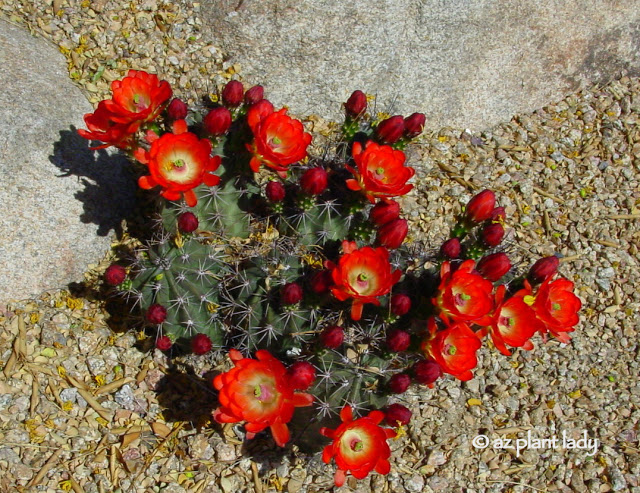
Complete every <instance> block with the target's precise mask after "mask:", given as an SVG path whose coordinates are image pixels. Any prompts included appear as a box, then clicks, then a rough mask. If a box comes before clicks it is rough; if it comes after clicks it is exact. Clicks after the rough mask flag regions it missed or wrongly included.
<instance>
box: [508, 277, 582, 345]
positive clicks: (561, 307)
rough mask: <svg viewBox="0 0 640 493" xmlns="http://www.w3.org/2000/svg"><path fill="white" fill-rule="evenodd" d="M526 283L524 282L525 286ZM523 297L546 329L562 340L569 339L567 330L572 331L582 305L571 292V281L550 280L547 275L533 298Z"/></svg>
mask: <svg viewBox="0 0 640 493" xmlns="http://www.w3.org/2000/svg"><path fill="white" fill-rule="evenodd" d="M527 284H528V283H526V282H525V286H527ZM516 294H517V293H516ZM523 299H524V301H525V302H526V303H527V304H529V305H530V306H531V307H532V308H533V310H534V311H535V313H536V317H538V319H539V320H540V321H541V322H542V323H543V324H544V326H545V329H546V330H548V331H549V332H551V333H552V334H553V335H554V336H555V337H557V338H558V339H559V340H560V341H562V342H568V341H569V335H568V334H567V332H573V331H574V326H575V325H576V324H577V323H578V322H579V321H580V317H579V315H578V312H579V311H580V308H581V307H582V302H581V301H580V298H578V297H577V296H576V295H575V294H573V283H572V282H571V281H569V280H568V279H564V278H560V279H556V280H555V281H552V280H551V278H550V277H549V278H547V280H546V281H545V282H543V283H542V285H541V286H540V288H539V289H538V292H537V293H536V295H535V298H533V299H532V297H530V296H529V297H527V296H525V297H524V298H523ZM532 301H533V303H532Z"/></svg>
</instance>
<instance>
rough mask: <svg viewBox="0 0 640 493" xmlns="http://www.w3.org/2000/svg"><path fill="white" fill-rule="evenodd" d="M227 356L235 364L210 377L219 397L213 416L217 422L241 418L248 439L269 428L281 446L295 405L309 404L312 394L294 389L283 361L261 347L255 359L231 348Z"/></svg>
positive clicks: (287, 436)
mask: <svg viewBox="0 0 640 493" xmlns="http://www.w3.org/2000/svg"><path fill="white" fill-rule="evenodd" d="M229 356H230V358H231V361H233V363H234V365H235V367H234V368H232V369H231V370H229V371H228V372H226V373H222V374H221V375H218V376H216V377H215V378H214V380H213V386H214V387H215V388H216V390H218V391H219V395H218V400H219V401H220V407H219V408H218V409H216V410H215V411H214V413H213V418H214V419H215V420H216V421H217V422H218V423H238V422H240V421H245V422H246V424H245V429H246V430H247V438H248V439H252V438H253V437H254V436H255V435H256V433H259V432H261V431H262V430H264V429H265V428H270V429H271V434H272V435H273V438H274V440H275V442H276V444H277V445H278V446H280V447H284V446H285V445H286V443H287V442H288V441H289V428H288V427H287V423H288V422H289V421H291V418H292V417H293V412H294V410H295V408H296V407H304V406H310V405H311V404H312V403H313V396H312V395H310V394H305V393H301V392H294V388H293V386H292V385H291V382H290V380H289V378H288V377H287V370H286V369H285V367H284V365H283V364H282V363H281V362H280V361H278V360H277V359H276V358H274V357H273V356H272V355H271V354H270V353H269V352H268V351H266V350H264V349H261V350H260V351H257V352H256V358H257V360H255V359H251V358H243V357H242V354H241V353H240V351H237V350H235V349H232V350H231V351H230V352H229Z"/></svg>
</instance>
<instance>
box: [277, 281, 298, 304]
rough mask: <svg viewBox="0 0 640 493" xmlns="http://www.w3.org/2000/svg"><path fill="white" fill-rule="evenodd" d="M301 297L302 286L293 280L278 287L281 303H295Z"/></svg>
mask: <svg viewBox="0 0 640 493" xmlns="http://www.w3.org/2000/svg"><path fill="white" fill-rule="evenodd" d="M301 299H302V286H300V284H298V283H295V282H290V283H288V284H285V285H284V286H282V288H281V289H280V301H281V302H282V304H283V305H295V304H296V303H299V302H300V300H301Z"/></svg>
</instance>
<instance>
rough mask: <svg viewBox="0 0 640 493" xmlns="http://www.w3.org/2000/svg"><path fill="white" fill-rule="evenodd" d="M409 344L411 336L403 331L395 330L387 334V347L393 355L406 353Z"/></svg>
mask: <svg viewBox="0 0 640 493" xmlns="http://www.w3.org/2000/svg"><path fill="white" fill-rule="evenodd" d="M410 343H411V336H410V335H409V333H408V332H406V331H404V330H400V329H396V330H392V331H391V332H389V333H388V334H387V346H389V349H390V350H391V351H393V352H394V353H399V352H401V351H406V350H407V349H408V348H409V344H410Z"/></svg>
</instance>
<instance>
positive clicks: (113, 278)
mask: <svg viewBox="0 0 640 493" xmlns="http://www.w3.org/2000/svg"><path fill="white" fill-rule="evenodd" d="M126 278H127V271H126V269H125V268H124V267H122V266H121V265H118V264H112V265H110V266H109V267H107V270H106V271H105V272H104V280H105V281H106V283H107V284H109V285H110V286H118V285H119V284H122V283H123V282H124V280H125V279H126Z"/></svg>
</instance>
